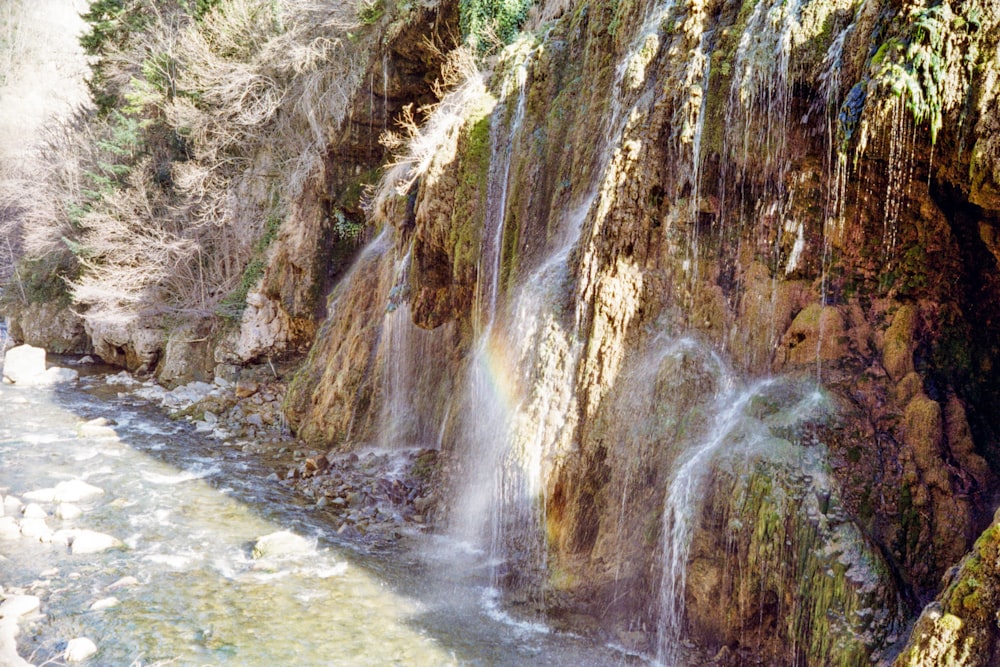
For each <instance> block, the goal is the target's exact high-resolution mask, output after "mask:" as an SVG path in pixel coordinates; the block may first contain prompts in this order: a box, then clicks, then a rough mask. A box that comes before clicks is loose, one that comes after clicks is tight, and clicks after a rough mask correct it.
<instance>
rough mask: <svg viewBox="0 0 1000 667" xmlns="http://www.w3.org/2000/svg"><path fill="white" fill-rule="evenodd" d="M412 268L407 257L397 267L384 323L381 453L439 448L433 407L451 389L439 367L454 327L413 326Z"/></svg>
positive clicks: (380, 347) (382, 341)
mask: <svg viewBox="0 0 1000 667" xmlns="http://www.w3.org/2000/svg"><path fill="white" fill-rule="evenodd" d="M410 262H411V255H410V253H409V252H407V253H406V254H405V255H404V256H403V258H402V259H400V260H399V261H398V262H396V264H395V267H394V275H395V278H394V281H393V287H392V289H391V290H389V298H388V305H387V307H386V312H385V315H384V316H383V318H382V329H381V335H380V340H379V355H380V358H381V360H382V363H381V368H382V375H383V377H382V387H383V395H382V399H381V403H380V414H379V423H378V428H377V430H376V435H377V439H378V445H379V446H380V447H382V448H383V449H400V448H408V447H437V446H438V442H439V440H440V438H439V437H438V433H437V432H438V430H439V428H440V426H439V424H438V423H437V422H436V421H435V418H436V417H437V415H436V414H435V412H434V409H433V404H434V403H435V400H434V399H436V397H437V393H438V392H440V391H445V390H447V388H448V386H449V385H448V383H447V382H444V381H443V378H441V377H440V369H439V368H437V367H436V366H435V364H436V363H437V361H438V360H440V359H442V358H444V357H445V356H446V354H447V347H448V340H449V334H450V333H451V331H452V326H453V325H450V324H448V325H444V326H441V327H438V328H437V329H434V330H427V329H422V328H420V327H418V326H417V325H416V324H414V323H413V316H412V311H411V308H410V304H409V300H408V299H407V296H408V294H407V289H408V285H409V270H410ZM435 387H436V388H437V392H435V391H434V389H433V388H435Z"/></svg>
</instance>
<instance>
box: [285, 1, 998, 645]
mask: <svg viewBox="0 0 1000 667" xmlns="http://www.w3.org/2000/svg"><path fill="white" fill-rule="evenodd" d="M533 21H534V23H533V24H532V26H533V28H534V29H533V31H532V32H531V33H530V34H527V35H526V36H524V37H522V38H521V39H520V41H518V42H517V43H516V44H515V45H514V46H512V47H509V48H508V49H507V50H505V51H504V52H503V54H502V55H501V56H500V57H499V58H496V59H494V60H493V61H491V62H492V65H491V67H492V70H491V72H490V73H489V78H488V92H484V93H483V96H482V98H481V99H480V101H479V102H477V103H469V104H467V105H466V107H465V108H463V109H460V110H459V112H458V113H462V114H464V124H463V125H462V126H461V128H460V129H459V130H456V131H455V132H454V133H453V136H451V137H450V139H449V140H448V141H445V142H443V144H442V148H441V149H440V150H439V152H438V154H436V155H435V157H434V160H435V167H434V168H433V169H431V170H429V171H427V172H425V173H424V174H423V176H422V177H421V179H419V180H418V181H417V182H416V184H415V185H414V186H413V188H412V189H411V190H409V191H407V192H406V193H405V194H403V195H401V196H400V199H399V200H398V202H397V203H396V204H394V205H390V206H388V207H386V209H387V210H388V211H389V213H388V214H387V215H385V217H386V218H387V219H388V221H387V230H386V231H385V232H384V234H386V235H388V236H386V237H383V238H381V239H380V241H379V242H378V244H377V245H374V246H372V247H371V248H370V249H369V250H368V251H366V254H365V256H364V257H363V259H362V260H361V261H360V262H359V264H358V265H357V266H356V268H355V269H354V270H353V271H354V273H353V274H352V277H351V278H350V279H346V280H345V281H344V282H343V283H342V284H341V286H339V287H338V288H337V290H335V292H334V296H333V298H332V299H331V302H330V318H329V319H328V321H327V323H326V324H324V328H323V330H322V331H321V334H320V337H319V338H318V341H319V343H318V344H317V346H315V347H314V349H313V352H312V354H311V356H310V360H309V361H308V362H307V364H306V365H305V367H304V369H303V370H302V372H301V373H300V375H299V377H298V379H297V380H296V387H295V391H293V392H292V393H291V394H290V399H289V403H288V412H289V416H290V418H291V420H292V423H293V424H294V426H295V428H296V429H298V431H299V432H300V433H301V434H302V435H303V436H305V437H307V438H309V439H312V440H316V441H324V442H329V443H331V444H336V445H338V446H342V447H350V446H352V444H353V443H356V442H359V441H371V440H372V439H373V437H374V436H372V435H371V434H372V433H374V432H378V430H379V428H380V424H381V423H382V422H380V421H379V419H380V417H379V415H384V414H385V413H384V411H383V409H382V408H380V407H379V404H380V402H382V401H385V400H388V398H387V394H386V392H385V391H384V389H383V388H384V387H385V386H386V384H385V380H384V378H385V376H386V373H388V372H389V371H387V370H385V369H386V368H388V367H389V366H391V365H392V364H393V363H395V362H394V361H393V359H395V358H396V357H394V356H393V355H396V354H397V352H393V351H391V350H389V349H388V348H387V346H386V345H385V335H386V332H388V331H389V330H390V326H395V325H391V324H390V321H391V317H392V316H391V315H386V314H385V311H386V306H387V305H388V306H389V310H390V311H392V312H396V311H394V310H393V309H394V308H395V307H396V306H397V304H398V303H399V302H402V304H403V306H404V307H405V309H406V310H405V312H408V313H409V316H410V317H411V318H412V322H413V323H414V324H415V325H416V326H418V327H423V328H427V329H433V330H434V333H433V334H432V335H433V336H437V337H438V340H439V342H438V343H435V344H433V345H431V346H430V347H429V348H425V350H426V353H425V354H422V355H420V357H419V358H418V359H411V361H410V362H408V363H410V364H411V366H413V367H414V368H417V369H428V370H425V371H420V372H423V373H425V375H424V376H423V380H422V381H421V382H418V383H415V384H412V385H411V386H409V387H408V388H407V393H408V395H407V397H406V400H409V401H412V405H413V409H414V410H415V411H416V412H417V413H419V414H420V415H421V416H422V418H423V419H425V420H427V421H428V422H429V423H431V424H434V425H437V427H438V428H430V427H426V428H424V432H435V433H437V432H438V431H440V434H441V436H442V437H441V442H440V444H441V447H442V448H443V449H444V450H446V451H448V452H451V453H452V454H453V456H454V457H455V458H456V459H457V460H458V461H463V460H464V461H468V460H469V458H470V457H476V456H477V453H476V452H477V451H478V452H479V454H478V456H480V457H485V458H487V459H490V460H491V462H492V463H491V465H493V466H494V467H495V468H496V470H497V471H499V472H498V474H500V475H501V477H502V478H503V479H505V480H506V482H508V483H509V484H508V486H511V487H513V488H515V489H519V490H515V491H513V492H511V491H509V489H508V490H507V491H503V492H501V493H499V495H500V496H501V498H500V499H494V500H493V501H491V502H489V503H487V504H488V505H490V506H491V509H489V510H485V511H484V512H483V514H482V516H481V517H480V518H481V520H482V521H483V522H490V521H493V522H495V524H496V525H498V526H500V530H499V532H497V531H496V530H494V535H497V534H499V535H500V537H499V538H497V537H494V538H492V540H493V548H494V549H499V550H500V553H502V554H504V555H506V556H507V557H508V558H510V559H511V560H512V562H518V559H521V560H520V562H521V564H522V565H524V566H525V568H523V569H522V574H518V575H515V573H513V572H508V573H506V575H505V574H504V573H503V572H501V573H500V576H501V580H505V581H506V582H507V584H508V586H509V587H510V588H512V589H515V592H516V594H514V595H512V599H522V600H526V601H529V602H531V603H532V604H535V605H537V606H540V607H544V608H545V610H546V611H547V612H548V613H550V614H552V615H554V616H555V617H557V618H562V619H564V620H565V622H567V623H569V624H573V623H580V622H581V618H582V617H581V616H580V614H581V613H583V614H585V615H586V614H589V616H590V619H591V620H590V621H587V622H588V623H593V624H598V625H600V626H602V627H603V628H604V629H605V630H607V631H609V632H611V633H613V635H614V636H615V637H616V641H621V642H624V643H627V644H628V643H631V644H633V645H634V646H635V647H637V648H640V649H642V650H646V651H655V652H657V653H658V654H659V655H661V656H664V655H667V654H668V653H669V651H671V650H672V649H671V648H670V647H671V646H672V645H673V644H675V643H676V642H677V640H678V639H680V638H682V637H683V638H693V639H695V640H696V641H697V642H698V643H699V645H700V646H702V647H703V648H704V649H705V650H707V651H710V652H712V653H713V655H714V652H715V651H718V650H719V649H720V648H722V647H725V648H726V650H727V651H732V652H733V655H751V654H752V655H757V656H766V658H765V659H764V662H766V663H767V664H802V662H801V661H802V660H803V659H805V660H806V661H807V664H862V663H864V662H866V661H867V660H869V659H870V658H871V657H872V656H877V655H887V654H888V652H889V650H890V649H889V647H890V645H891V644H892V643H893V642H894V641H895V639H896V638H897V636H898V633H899V632H900V630H901V628H902V626H903V621H904V619H905V617H906V616H907V615H908V614H910V613H913V605H914V603H916V602H917V601H918V600H922V599H924V598H925V597H926V596H928V595H930V594H932V593H933V592H934V591H935V590H936V589H937V587H938V582H939V579H940V576H941V574H942V572H944V571H945V570H946V568H948V567H949V566H950V565H952V564H953V563H955V562H957V561H958V560H959V559H960V558H961V557H962V555H963V554H964V553H965V551H966V550H967V549H968V548H969V546H970V544H971V540H972V538H973V536H974V535H975V534H976V533H977V531H978V530H979V528H980V527H981V525H982V521H983V517H984V516H988V512H989V510H990V509H991V508H992V502H993V498H994V494H995V491H996V488H997V487H996V478H995V476H994V473H993V472H992V469H991V464H995V463H994V462H995V458H996V454H995V451H996V444H997V431H996V429H995V426H994V425H992V424H991V420H990V417H989V415H991V414H994V411H995V410H996V409H997V408H998V407H1000V402H998V396H1000V395H998V384H997V382H996V379H995V374H994V373H993V372H992V370H991V369H992V364H993V360H994V359H995V358H996V353H997V351H998V350H997V340H1000V337H998V335H997V334H998V333H1000V332H998V327H1000V321H998V320H997V314H998V313H1000V291H998V289H997V287H998V283H997V280H998V278H997V275H998V274H997V261H998V256H997V252H996V247H997V244H996V235H997V229H998V226H1000V207H998V200H997V194H996V193H997V183H998V182H1000V180H998V178H997V176H998V172H997V169H998V165H1000V162H998V161H997V159H996V158H997V151H996V148H995V144H996V141H997V139H996V132H995V127H994V125H995V118H994V116H995V114H993V113H991V111H990V110H991V109H992V106H991V104H992V102H991V100H995V97H996V95H997V94H998V89H997V71H998V66H1000V63H998V61H997V54H996V45H997V38H998V31H1000V16H998V13H997V9H996V8H995V7H993V6H992V4H990V3H977V2H965V3H958V2H954V3H949V2H944V3H936V4H927V5H925V4H923V3H919V2H905V3H889V2H871V1H869V2H860V1H855V0H812V1H802V2H771V1H770V0H760V1H759V2H757V1H752V0H751V1H750V2H744V3H732V2H724V1H722V0H718V1H713V0H704V1H702V0H690V1H682V2H665V3H659V4H658V3H646V2H629V1H628V0H619V1H618V2H591V3H572V4H569V3H563V4H561V5H559V6H556V3H548V4H543V5H541V6H540V7H538V8H537V15H536V16H535V17H534V18H533ZM483 100H485V101H483ZM484 109H486V110H487V111H486V112H484ZM490 109H492V110H490ZM452 112H454V110H452ZM484 113H485V114H486V115H484ZM375 255H377V256H378V258H379V259H376V257H375ZM404 258H405V259H404ZM380 262H381V268H377V265H378V264H379V263H380ZM402 267H405V270H404V269H403V268H402ZM393 272H395V277H393ZM376 274H378V275H379V276H380V277H378V278H376ZM394 281H395V282H394ZM371 295H376V298H374V299H371V298H370V297H371ZM362 302H364V303H362ZM401 310H402V308H401ZM360 313H365V314H364V315H363V316H362V315H360ZM678 341H687V342H686V343H684V344H683V345H681V344H680V343H679V342H678ZM383 363H384V364H385V366H384V367H383V366H381V365H380V364H383ZM414 365H415V366H414ZM429 369H435V371H434V372H431V371H430V370H429ZM438 369H446V370H443V371H441V372H438ZM765 377H771V378H774V382H776V383H778V385H780V386H781V387H785V385H786V383H789V382H793V380H794V382H795V383H805V384H806V385H809V386H812V387H815V391H816V392H818V395H821V396H822V402H823V404H824V405H825V407H824V408H823V409H822V410H819V411H808V410H804V411H803V412H801V413H796V414H784V413H787V412H788V411H794V409H795V408H794V406H796V405H800V404H801V403H802V401H805V400H806V399H805V398H803V395H802V392H803V391H805V390H803V389H801V388H800V389H797V390H794V391H793V390H792V389H788V388H782V389H774V388H770V389H766V390H764V389H760V388H756V385H755V384H754V382H755V381H754V380H753V378H765ZM484 379H485V380H487V382H484ZM484 385H488V386H489V387H491V388H489V389H488V391H486V390H483V388H482V386H484ZM795 386H800V385H795ZM484 391H485V393H484ZM796 392H798V393H796ZM806 394H808V391H806ZM477 396H478V398H477ZM393 400H397V399H393ZM741 401H745V403H743V402H741ZM734 406H737V407H738V414H729V413H727V410H732V409H733V407H734ZM364 415H367V417H364V419H363V420H361V421H359V419H360V418H361V416H364ZM484 420H485V421H486V422H488V423H489V424H490V427H489V428H488V429H487V430H491V431H494V432H496V431H499V433H500V434H501V435H500V437H497V435H495V434H490V433H484V430H483V428H482V427H481V425H480V426H477V425H476V424H475V423H472V422H474V421H478V422H483V421H484ZM727 420H728V421H727ZM362 423H363V424H364V426H363V427H362V426H361V424H362ZM720 429H722V430H721V431H720ZM359 436H360V437H359ZM499 440H504V441H506V444H504V443H498V441H499ZM511 443H513V444H511ZM401 444H407V443H406V442H403V443H401ZM699 456H703V458H701V459H698V463H697V464H696V465H697V470H698V472H697V474H694V473H692V472H691V469H686V468H684V466H686V465H689V464H690V465H695V464H691V462H692V461H693V460H695V459H697V458H698V457H699ZM457 469H458V470H460V471H461V473H460V475H461V476H465V477H469V478H472V479H486V478H477V477H476V475H477V473H476V466H475V465H472V464H469V463H466V464H464V465H463V464H461V463H459V464H458V467H457ZM681 470H685V471H686V473H685V474H687V475H688V479H689V480H690V481H692V484H695V485H696V490H697V495H698V496H699V499H698V502H694V501H693V500H692V499H691V498H687V499H685V498H684V497H682V496H675V497H671V495H670V494H671V490H672V489H673V488H674V487H675V486H676V485H677V483H678V474H679V471H681ZM455 484H456V487H459V490H458V491H456V497H457V498H463V497H465V496H463V495H462V492H461V490H460V489H461V487H462V480H460V479H459V480H455ZM505 488H506V487H505ZM678 493H679V491H678ZM702 497H703V498H702ZM457 503H458V501H456V504H457ZM672 503H673V505H672ZM684 503H687V504H684ZM454 513H455V514H460V513H461V512H460V510H459V509H458V508H455V509H454ZM511 517H517V519H516V520H514V519H512V518H511ZM455 523H461V522H460V521H458V520H454V521H453V524H455ZM473 523H474V522H473ZM514 524H520V525H516V526H515V525H514ZM524 524H527V525H528V526H529V528H528V529H527V531H526V530H525V528H524ZM498 539H499V541H500V542H501V543H503V542H505V541H506V543H507V544H506V545H504V544H499V545H498V544H496V541H497V540H498ZM678 540H680V542H681V543H678ZM677 549H680V550H681V552H682V553H681V554H680V555H679V556H678V554H676V553H674V554H673V555H671V553H672V552H671V550H677ZM671 558H673V559H674V560H672V561H671ZM677 558H680V559H681V560H680V561H678V560H677ZM668 561H669V562H671V563H672V564H671V565H670V566H669V567H668V566H667V565H665V563H667V562H668ZM671 568H673V570H672V569H671ZM523 572H529V573H530V574H528V575H525V574H523ZM504 577H506V579H504ZM789 582H809V583H803V584H802V585H801V586H799V585H798V584H795V585H792V586H790V584H789ZM665 590H669V591H670V594H669V595H668V594H667V593H664V591H665ZM677 600H681V601H682V602H680V603H678V602H677ZM720 600H722V601H723V602H722V607H723V608H725V609H733V612H732V613H727V614H723V615H722V616H721V617H720V615H719V614H718V613H717V609H718V608H719V604H720ZM727 601H728V602H727ZM825 609H835V610H837V611H833V612H830V613H824V612H823V611H822V610H825Z"/></svg>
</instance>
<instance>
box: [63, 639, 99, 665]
mask: <svg viewBox="0 0 1000 667" xmlns="http://www.w3.org/2000/svg"><path fill="white" fill-rule="evenodd" d="M95 653H97V645H96V644H94V642H92V641H91V640H89V639H87V638H86V637H77V638H76V639H71V640H69V643H68V644H66V651H65V652H64V653H63V659H65V660H66V662H83V661H84V660H86V659H87V658H89V657H90V656H92V655H94V654H95Z"/></svg>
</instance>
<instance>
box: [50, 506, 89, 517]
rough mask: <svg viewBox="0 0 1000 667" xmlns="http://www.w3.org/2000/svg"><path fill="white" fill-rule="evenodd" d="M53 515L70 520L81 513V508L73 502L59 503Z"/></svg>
mask: <svg viewBox="0 0 1000 667" xmlns="http://www.w3.org/2000/svg"><path fill="white" fill-rule="evenodd" d="M54 514H55V517H56V518H57V519H61V520H63V521H72V520H73V519H76V518H78V517H80V516H82V515H83V510H82V509H80V508H79V507H78V506H77V505H74V504H73V503H59V504H58V505H57V506H56V510H55V513H54Z"/></svg>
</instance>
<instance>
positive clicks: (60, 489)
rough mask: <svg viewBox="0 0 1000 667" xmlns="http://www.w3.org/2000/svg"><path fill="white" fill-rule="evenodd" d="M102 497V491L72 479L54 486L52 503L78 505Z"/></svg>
mask: <svg viewBox="0 0 1000 667" xmlns="http://www.w3.org/2000/svg"><path fill="white" fill-rule="evenodd" d="M101 495H104V489H101V488H98V487H96V486H94V485H93V484H88V483H86V482H84V481H83V480H80V479H73V480H69V481H66V482H60V483H59V484H56V488H55V495H54V497H53V501H54V502H57V503H79V502H83V501H86V500H91V499H93V498H96V497H97V496H101Z"/></svg>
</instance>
